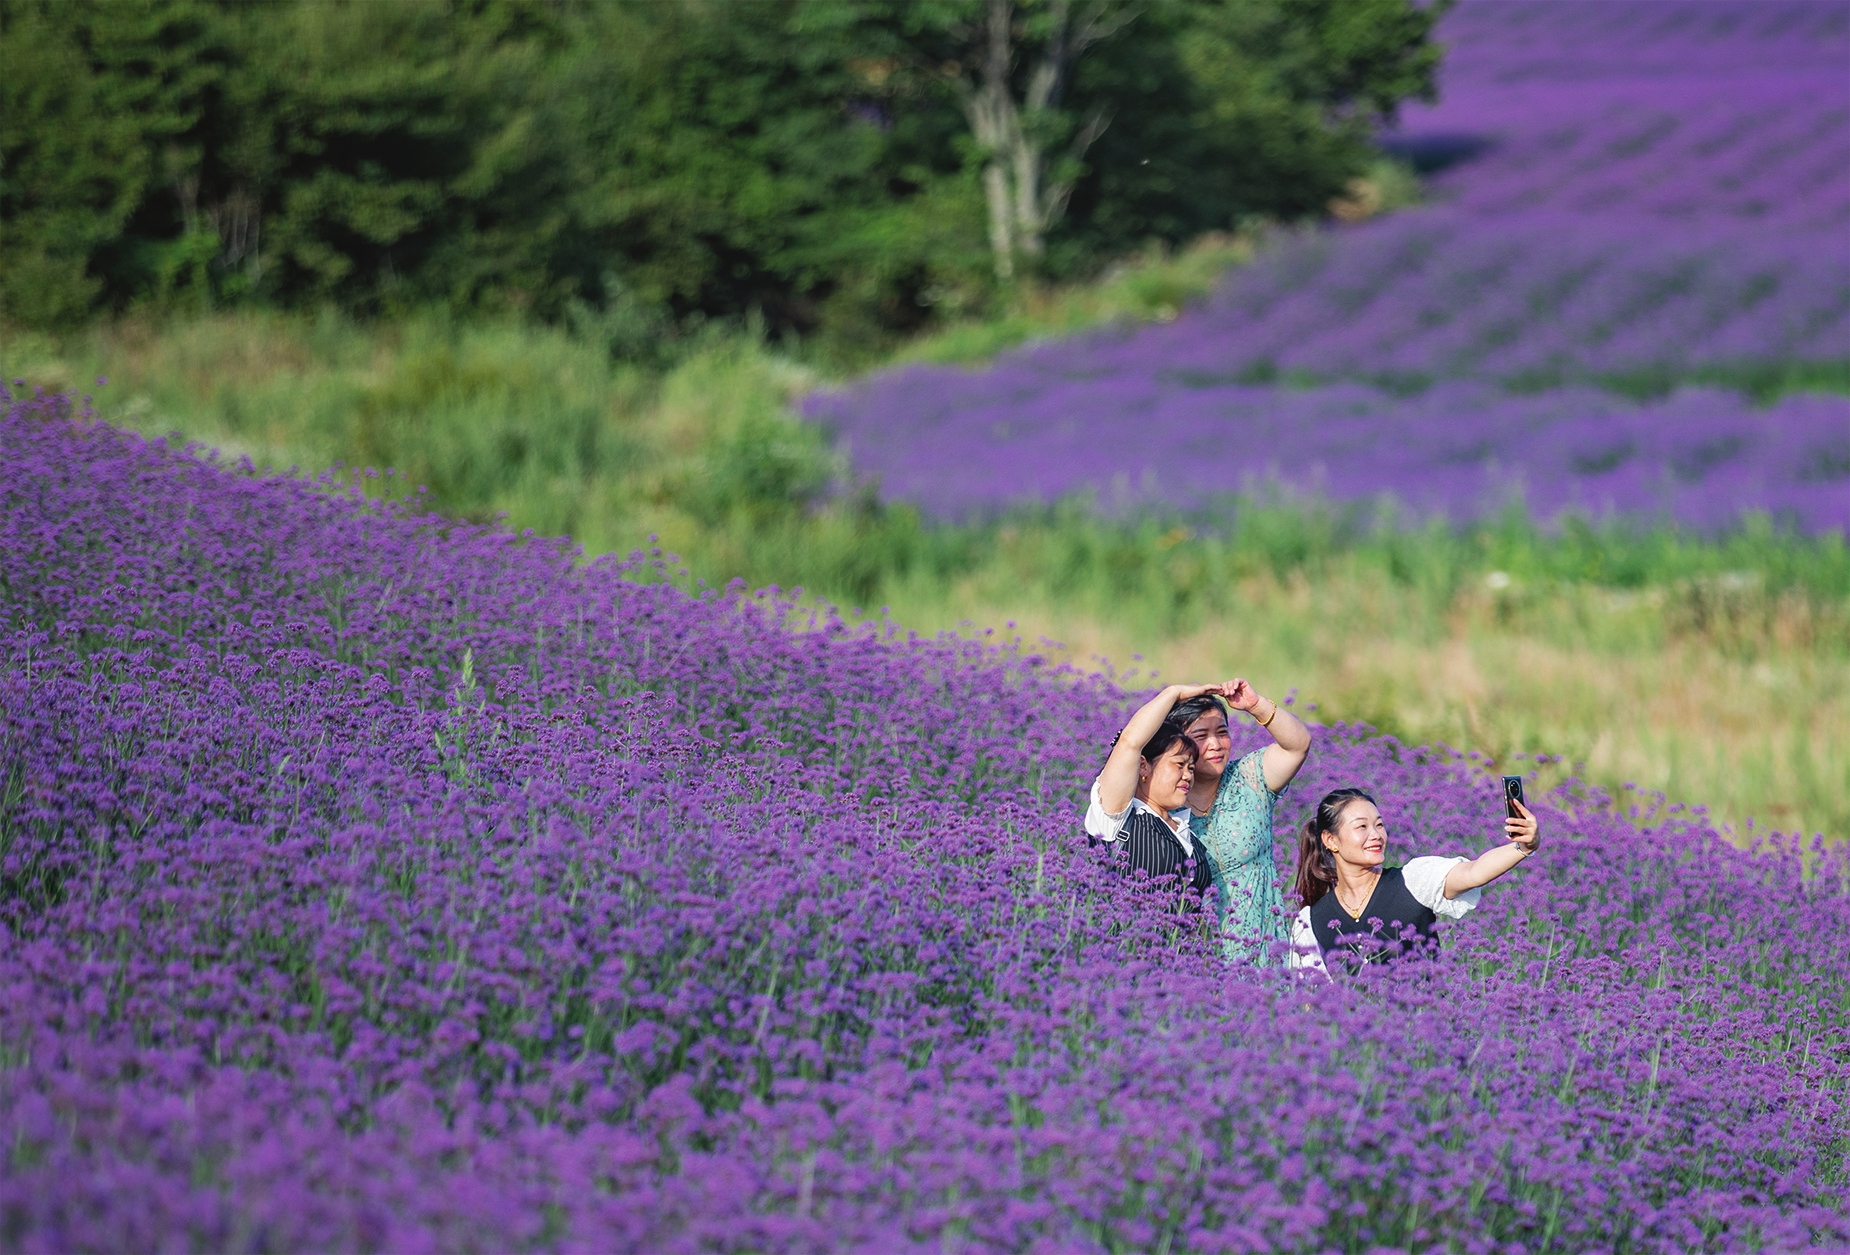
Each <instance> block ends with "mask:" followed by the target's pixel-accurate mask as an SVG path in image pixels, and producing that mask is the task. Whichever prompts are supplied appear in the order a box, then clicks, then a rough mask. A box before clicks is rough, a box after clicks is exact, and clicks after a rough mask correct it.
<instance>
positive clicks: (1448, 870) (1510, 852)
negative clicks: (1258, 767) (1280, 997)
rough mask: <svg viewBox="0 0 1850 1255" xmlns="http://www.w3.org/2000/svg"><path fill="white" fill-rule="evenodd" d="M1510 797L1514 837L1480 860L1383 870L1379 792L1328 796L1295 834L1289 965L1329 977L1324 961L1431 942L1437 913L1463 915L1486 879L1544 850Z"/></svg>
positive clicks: (1509, 830)
mask: <svg viewBox="0 0 1850 1255" xmlns="http://www.w3.org/2000/svg"><path fill="white" fill-rule="evenodd" d="M1510 805H1511V806H1513V807H1515V808H1516V810H1517V812H1518V813H1517V814H1516V815H1513V816H1510V817H1509V818H1507V819H1505V820H1504V823H1503V830H1504V832H1505V834H1506V835H1507V836H1508V838H1509V841H1508V844H1505V845H1499V846H1497V847H1495V848H1494V849H1490V850H1486V851H1485V852H1484V853H1482V854H1480V855H1478V856H1477V857H1476V858H1435V857H1425V858H1416V859H1412V860H1410V861H1409V862H1408V863H1407V864H1406V865H1405V866H1403V867H1392V868H1388V869H1386V870H1383V869H1382V866H1381V863H1382V859H1383V858H1384V857H1385V855H1386V854H1387V824H1386V823H1385V822H1384V821H1383V820H1382V818H1381V811H1380V809H1379V808H1378V807H1377V806H1376V805H1375V799H1374V798H1372V797H1370V796H1369V795H1368V794H1366V793H1364V792H1363V791H1362V790H1360V789H1337V790H1336V791H1335V792H1333V793H1329V794H1327V795H1325V797H1324V799H1323V800H1322V801H1321V802H1319V803H1317V812H1316V814H1314V815H1312V816H1311V818H1310V821H1309V822H1308V823H1306V824H1305V825H1304V828H1303V831H1301V832H1300V833H1299V834H1298V869H1297V886H1296V887H1297V895H1298V899H1299V900H1300V901H1301V902H1303V904H1304V909H1303V910H1301V911H1299V912H1298V917H1297V921H1296V923H1295V924H1293V925H1292V929H1291V948H1292V955H1291V966H1292V967H1294V968H1301V969H1313V970H1316V971H1319V972H1322V973H1323V974H1324V975H1326V976H1327V975H1329V967H1328V965H1327V963H1326V960H1330V959H1340V960H1341V961H1342V962H1344V963H1345V964H1347V965H1350V966H1355V965H1359V964H1362V963H1369V962H1382V961H1388V960H1392V959H1394V958H1396V957H1398V956H1400V955H1403V954H1408V953H1412V952H1414V951H1417V950H1418V949H1420V948H1422V947H1423V946H1426V945H1430V944H1432V943H1434V942H1435V941H1436V940H1437V934H1438V930H1437V924H1438V922H1439V921H1440V920H1442V919H1461V918H1463V917H1464V915H1465V914H1466V913H1467V912H1469V911H1470V910H1471V909H1472V908H1473V907H1475V906H1476V905H1477V901H1478V897H1479V896H1480V894H1481V892H1482V890H1483V887H1484V886H1485V885H1487V884H1489V883H1490V882H1491V881H1493V880H1495V879H1496V878H1497V877H1499V876H1501V875H1503V873H1505V872H1507V871H1509V870H1510V869H1511V868H1512V867H1515V866H1516V865H1517V864H1518V863H1520V862H1522V861H1523V860H1524V859H1527V858H1529V857H1530V856H1531V855H1533V854H1534V853H1535V851H1536V850H1537V849H1539V848H1540V845H1541V831H1540V827H1539V825H1538V824H1537V823H1536V820H1535V816H1534V815H1533V814H1531V813H1530V811H1529V808H1528V807H1526V806H1524V805H1523V804H1522V803H1521V802H1515V801H1512V802H1511V803H1510Z"/></svg>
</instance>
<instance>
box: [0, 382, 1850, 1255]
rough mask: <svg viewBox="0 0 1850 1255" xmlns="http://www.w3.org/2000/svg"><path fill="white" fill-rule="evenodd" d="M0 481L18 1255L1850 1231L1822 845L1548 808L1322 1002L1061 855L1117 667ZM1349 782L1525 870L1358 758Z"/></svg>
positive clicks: (1438, 773) (212, 500)
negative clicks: (1063, 667)
mask: <svg viewBox="0 0 1850 1255" xmlns="http://www.w3.org/2000/svg"><path fill="white" fill-rule="evenodd" d="M0 440H3V441H4V442H5V447H6V448H7V450H8V457H7V459H6V460H5V461H4V462H3V463H0V507H3V508H0V657H3V658H4V663H5V665H4V667H3V668H0V783H3V787H0V1147H4V1149H3V1150H0V1154H4V1155H5V1156H6V1158H5V1161H4V1162H5V1171H4V1172H0V1245H4V1246H5V1247H6V1248H7V1249H11V1250H23V1251H36V1250H60V1251H70V1250H119V1249H167V1248H174V1247H203V1248H208V1249H247V1248H249V1249H257V1248H263V1249H277V1248H296V1249H305V1248H313V1249H332V1248H351V1249H363V1250H404V1249H426V1248H431V1247H444V1248H467V1249H483V1250H515V1249H534V1250H579V1249H600V1250H610V1249H647V1250H657V1251H674V1250H696V1249H697V1250H705V1251H726V1250H813V1249H822V1248H829V1249H837V1248H878V1249H885V1250H911V1249H919V1250H923V1249H931V1250H941V1249H944V1248H945V1247H946V1246H949V1245H958V1246H961V1247H963V1248H966V1249H1021V1250H1063V1251H1064V1250H1146V1249H1152V1248H1157V1247H1162V1248H1166V1249H1169V1250H1176V1251H1213V1250H1252V1249H1278V1250H1304V1251H1310V1250H1325V1249H1332V1248H1337V1249H1344V1248H1355V1249H1365V1248H1369V1247H1385V1246H1392V1247H1408V1246H1444V1247H1447V1248H1448V1249H1458V1250H1461V1251H1482V1252H1491V1251H1515V1250H1527V1249H1535V1248H1539V1247H1542V1246H1545V1245H1549V1244H1552V1245H1554V1246H1556V1247H1558V1248H1561V1249H1587V1248H1594V1247H1598V1248H1609V1247H1618V1246H1625V1247H1626V1248H1628V1249H1632V1250H1637V1251H1689V1250H1727V1249H1736V1248H1739V1247H1742V1246H1749V1245H1756V1244H1758V1245H1761V1246H1767V1247H1776V1248H1780V1249H1796V1248H1799V1247H1802V1246H1805V1245H1807V1244H1808V1243H1814V1242H1815V1243H1825V1244H1828V1243H1832V1242H1840V1241H1850V1228H1846V1226H1845V1221H1844V1215H1845V1210H1844V1208H1845V1202H1846V1200H1845V1198H1844V1184H1843V1182H1842V1180H1841V1177H1840V1176H1839V1175H1834V1174H1835V1173H1836V1169H1835V1168H1834V1167H1833V1166H1832V1165H1833V1162H1834V1161H1833V1159H1832V1157H1831V1156H1832V1153H1833V1152H1832V1150H1831V1148H1832V1147H1833V1146H1840V1145H1841V1144H1842V1139H1843V1138H1844V1137H1845V1136H1846V1135H1847V1134H1850V1115H1847V1114H1846V1110H1845V1107H1844V1105H1843V1100H1844V1095H1845V1084H1846V1080H1847V1079H1850V1064H1846V1062H1845V1060H1846V1059H1847V1058H1850V1050H1847V1049H1846V1047H1850V1039H1847V1031H1850V998H1847V996H1846V993H1845V990H1846V989H1847V988H1850V983H1847V982H1850V959H1846V957H1845V954H1844V952H1843V949H1842V947H1841V946H1840V945H1839V944H1838V938H1840V937H1842V936H1843V935H1844V934H1845V932H1846V930H1847V929H1850V861H1847V860H1846V858H1845V855H1844V852H1843V850H1842V848H1841V847H1839V848H1838V849H1836V850H1833V851H1822V850H1811V851H1809V852H1808V851H1807V850H1805V849H1804V848H1802V847H1801V845H1800V843H1798V842H1794V841H1775V842H1773V843H1772V844H1771V845H1770V846H1769V848H1768V849H1766V850H1765V851H1763V852H1761V853H1759V854H1748V853H1743V852H1741V851H1737V850H1735V849H1734V848H1733V847H1731V846H1730V845H1728V844H1727V843H1726V842H1725V841H1722V840H1721V839H1719V838H1718V837H1717V836H1716V835H1715V834H1714V833H1713V832H1712V831H1710V830H1709V829H1708V827H1707V826H1706V825H1705V824H1704V823H1703V822H1702V820H1701V817H1700V816H1691V815H1687V814H1681V813H1676V812H1672V813H1670V814H1668V815H1660V816H1657V817H1656V818H1653V819H1650V820H1640V819H1635V818H1629V817H1627V815H1626V814H1625V813H1624V811H1623V810H1622V809H1621V808H1613V807H1609V806H1607V805H1605V804H1604V802H1603V800H1602V799H1601V798H1599V797H1598V796H1597V795H1594V794H1592V793H1590V792H1588V791H1586V790H1583V789H1581V788H1579V787H1578V786H1570V787H1567V788H1564V789H1563V790H1562V791H1560V792H1558V793H1556V794H1554V795H1553V796H1551V797H1550V798H1548V799H1546V800H1545V801H1544V802H1543V803H1541V810H1542V813H1543V815H1544V817H1545V819H1546V822H1547V825H1548V829H1549V834H1550V836H1549V841H1550V849H1549V850H1548V851H1547V852H1546V853H1545V854H1544V855H1543V856H1542V858H1541V859H1539V860H1538V861H1537V862H1536V863H1535V864H1533V865H1531V867H1530V868H1529V870H1527V871H1526V872H1525V873H1524V874H1523V875H1522V876H1520V877H1517V878H1514V879H1513V880H1512V881H1511V882H1510V883H1508V884H1503V885H1499V886H1498V887H1497V889H1495V890H1494V891H1493V892H1492V893H1491V894H1490V895H1488V897H1487V901H1486V904H1485V906H1484V907H1483V908H1482V909H1481V910H1480V912H1479V913H1478V915H1477V916H1476V917H1475V918H1473V919H1470V920H1467V921H1466V922H1464V923H1463V924H1461V925H1460V926H1459V927H1458V928H1457V929H1456V931H1455V933H1454V935H1453V943H1452V945H1451V947H1450V948H1449V949H1448V950H1447V952H1446V954H1445V956H1444V957H1443V958H1442V959H1441V960H1440V961H1438V962H1436V963H1434V964H1432V965H1430V966H1429V967H1426V968H1423V969H1420V970H1418V971H1417V972H1416V971H1414V970H1411V969H1400V971H1399V974H1397V975H1394V976H1391V977H1389V978H1386V979H1364V980H1358V981H1355V982H1345V983H1343V984H1338V985H1330V986H1320V985H1301V984H1292V983H1290V982H1289V981H1288V980H1287V979H1286V978H1285V977H1284V975H1283V974H1282V973H1280V972H1277V971H1275V970H1274V971H1271V972H1269V973H1264V974H1261V973H1255V972H1251V971H1243V970H1234V969H1228V968H1225V967H1223V966H1221V964H1220V962H1219V960H1218V957H1217V954H1216V951H1215V948H1214V947H1213V946H1212V944H1211V941H1210V939H1209V938H1206V937H1203V936H1200V935H1198V934H1197V933H1196V932H1194V931H1190V930H1186V929H1184V930H1182V931H1179V932H1178V931H1177V930H1176V927H1175V924H1174V922H1173V921H1172V920H1171V919H1169V918H1168V917H1166V916H1163V915H1161V914H1160V913H1158V912H1157V911H1156V910H1155V909H1154V908H1152V907H1151V906H1150V905H1149V904H1148V903H1147V902H1146V901H1145V900H1143V899H1142V898H1141V896H1140V895H1138V894H1135V893H1131V892H1127V890H1126V887H1125V885H1124V883H1123V882H1122V881H1121V880H1119V879H1118V878H1117V877H1116V876H1115V875H1113V874H1112V873H1110V872H1109V871H1108V870H1107V869H1105V868H1102V867H1101V866H1100V865H1099V864H1098V863H1097V862H1095V861H1094V859H1093V857H1092V856H1091V855H1090V854H1089V853H1088V852H1087V850H1086V849H1085V847H1084V845H1083V842H1082V841H1081V840H1080V838H1079V833H1078V822H1077V812H1078V806H1079V801H1080V797H1081V790H1082V788H1083V785H1084V782H1085V780H1086V779H1087V778H1088V776H1089V773H1090V772H1091V770H1093V769H1094V767H1095V766H1096V762H1097V760H1098V758H1099V756H1100V755H1101V754H1102V752H1103V750H1104V748H1105V746H1106V744H1107V743H1108V741H1109V738H1110V733H1111V731H1112V730H1113V729H1114V728H1115V727H1116V726H1117V724H1118V722H1119V721H1120V720H1121V719H1122V718H1123V716H1124V714H1125V713H1126V709H1127V706H1128V705H1129V704H1130V703H1132V702H1133V701H1135V700H1136V695H1135V694H1130V693H1126V692H1123V691H1121V690H1119V689H1118V688H1116V687H1114V686H1112V685H1110V684H1108V683H1106V682H1104V681H1102V680H1098V679H1096V678H1086V677H1082V676H1077V675H1073V674H1069V673H1063V672H1053V671H1051V670H1050V669H1049V668H1047V667H1046V666H1044V665H1043V664H1041V663H1040V662H1038V660H1036V659H1034V658H1033V657H1031V656H1023V655H1021V654H1020V653H1018V652H1015V653H1011V652H1007V651H1001V652H998V651H997V650H996V649H994V648H992V647H990V646H987V645H985V644H983V643H981V642H969V641H959V640H956V639H951V638H943V639H936V640H919V639H915V638H912V637H909V636H907V635H906V634H904V633H901V632H899V631H898V630H897V629H887V630H883V631H875V630H871V629H869V630H855V631H850V630H848V629H846V628H845V627H844V626H843V625H842V624H840V623H839V622H835V621H830V620H822V621H818V622H815V623H813V624H810V625H807V626H805V625H803V624H801V623H799V624H797V625H796V629H795V630H793V629H792V627H791V626H790V620H791V618H792V616H793V614H794V605H793V603H791V602H789V601H787V600H783V599H780V598H776V597H751V596H747V595H745V594H744V593H743V592H742V591H740V590H737V589H731V590H726V591H724V592H708V593H705V594H702V595H699V596H690V595H686V594H683V593H680V592H677V591H675V590H674V589H673V588H671V587H669V586H668V585H666V584H664V583H661V582H652V581H655V579H656V577H657V576H658V575H659V572H658V571H657V570H656V568H654V567H652V566H651V565H650V563H649V562H648V561H647V560H646V559H645V558H643V557H641V556H638V557H637V558H636V559H633V560H631V561H630V562H628V563H619V562H613V561H611V560H600V561H597V562H593V563H584V562H582V561H581V560H580V559H579V556H578V555H577V554H575V553H574V552H573V551H572V549H571V548H570V546H569V545H567V544H565V543H561V542H557V541H550V540H545V539H541V538H535V537H531V536H515V535H511V534H507V533H504V532H500V531H497V530H495V529H493V528H483V527H478V526H474V525H470V524H464V523H458V522H453V521H448V520H443V519H438V518H428V517H415V516H412V515H409V514H406V513H404V512H401V511H400V510H398V509H396V508H394V507H388V506H382V505H377V504H372V503H369V502H367V501H366V500H365V499H364V498H363V497H361V496H358V495H356V494H353V493H350V492H347V491H344V490H341V489H340V488H339V487H338V486H337V485H334V484H330V483H323V484H320V485H315V484H306V483H298V482H290V481H281V480H270V479H263V478H259V477H256V476H254V475H252V474H250V473H248V472H243V471H238V470H235V469H231V468H225V467H221V466H218V465H215V464H213V463H211V462H210V461H207V460H202V459H200V458H198V457H196V456H194V455H192V454H189V453H185V452H181V451H177V450H174V449H171V448H167V447H164V446H162V445H159V444H150V443H145V442H143V441H142V440H140V439H139V438H136V437H133V436H130V435H125V434H123V433H120V432H117V431H113V430H110V429H108V428H106V427H100V426H93V425H86V424H84V423H82V422H78V421H71V420H70V415H69V407H68V406H63V405H61V404H59V403H57V402H56V401H41V402H35V403H26V404H16V405H13V406H11V407H9V410H8V412H7V414H6V415H5V417H4V419H0ZM1337 783H1362V784H1365V785H1368V786H1370V787H1372V788H1373V789H1375V790H1376V791H1377V792H1378V793H1379V794H1380V795H1381V796H1382V797H1383V799H1384V802H1385V805H1386V808H1387V810H1388V813H1389V816H1390V819H1391V821H1392V822H1394V823H1395V824H1396V826H1397V831H1398V833H1399V836H1400V839H1401V840H1402V841H1403V842H1404V843H1405V845H1406V846H1407V847H1408V848H1409V849H1411V850H1413V851H1414V852H1433V851H1443V850H1451V849H1467V850H1468V849H1472V848H1474V847H1476V846H1478V845H1480V844H1481V843H1483V842H1484V841H1485V840H1486V839H1488V837H1489V835H1490V834H1492V833H1493V832H1494V831H1495V829H1496V821H1497V816H1498V814H1499V811H1498V807H1497V796H1498V795H1497V792H1496V790H1495V786H1494V781H1492V780H1490V779H1487V778H1486V777H1485V776H1484V775H1483V774H1482V773H1481V771H1480V770H1479V769H1478V767H1477V766H1476V765H1475V764H1473V763H1471V762H1469V761H1464V760H1458V759H1454V758H1452V757H1450V756H1449V755H1446V754H1444V753H1442V752H1441V753H1434V752H1429V751H1422V750H1414V749H1410V748H1408V747H1404V746H1400V745H1397V744H1396V743H1395V742H1393V741H1392V740H1391V739H1388V738H1384V737H1380V736H1376V735H1373V734H1371V733H1369V732H1368V731H1367V730H1365V729H1356V728H1349V729H1344V728H1323V729H1319V730H1318V744H1317V748H1316V751H1315V754H1314V755H1313V758H1312V762H1311V764H1310V766H1309V768H1308V769H1307V775H1306V776H1305V777H1304V778H1303V782H1302V784H1301V785H1300V786H1299V788H1300V791H1301V793H1302V795H1303V797H1304V798H1306V799H1309V798H1314V797H1315V796H1316V795H1317V794H1318V792H1319V791H1321V790H1322V789H1324V788H1326V787H1329V786H1332V785H1334V784H1337ZM1301 805H1302V803H1298V804H1287V805H1286V806H1284V807H1283V808H1282V809H1281V819H1282V820H1284V821H1286V822H1289V821H1290V820H1294V819H1295V818H1296V817H1297V816H1296V811H1297V810H1298V809H1300V806H1301ZM1280 835H1281V837H1283V836H1288V834H1287V833H1284V832H1281V834H1280ZM1808 859H1809V860H1810V872H1809V875H1807V870H1806V863H1807V860H1808Z"/></svg>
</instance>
